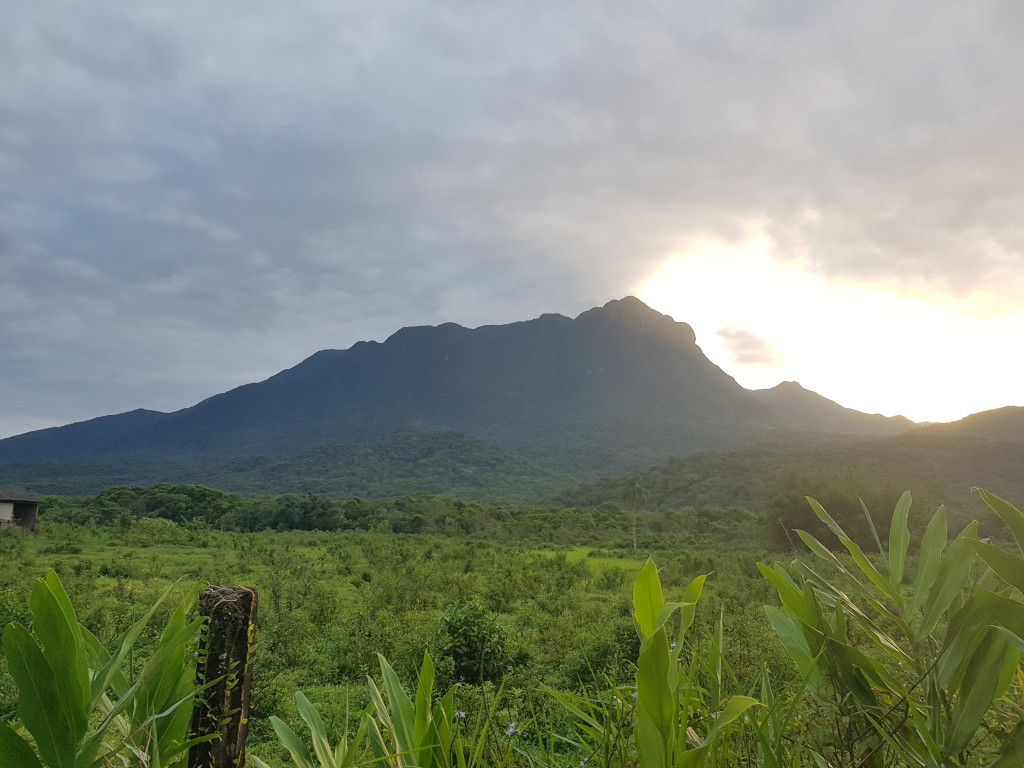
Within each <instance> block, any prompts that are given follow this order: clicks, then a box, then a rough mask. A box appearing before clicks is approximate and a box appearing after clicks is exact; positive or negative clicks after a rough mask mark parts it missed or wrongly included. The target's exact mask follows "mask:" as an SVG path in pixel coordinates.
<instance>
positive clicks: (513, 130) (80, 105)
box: [0, 0, 1024, 435]
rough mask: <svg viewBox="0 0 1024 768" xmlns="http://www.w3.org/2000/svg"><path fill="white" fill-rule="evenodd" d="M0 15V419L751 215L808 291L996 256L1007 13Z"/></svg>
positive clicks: (182, 388) (541, 296) (1022, 79)
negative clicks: (828, 283) (834, 280)
mask: <svg viewBox="0 0 1024 768" xmlns="http://www.w3.org/2000/svg"><path fill="white" fill-rule="evenodd" d="M4 6H8V7H6V8H5V7H4ZM0 10H7V11H8V13H5V14H4V18H5V19H7V23H6V24H4V25H3V26H2V27H0V71H3V72H5V76H4V77H3V78H0V268H2V275H3V281H4V288H5V290H4V294H5V297H6V298H5V299H4V300H3V302H0V346H2V348H3V349H4V351H5V357H6V358H7V359H9V360H10V361H12V365H11V367H10V368H9V369H8V370H9V371H11V372H12V373H10V374H5V380H4V386H3V388H2V389H0V435H3V434H10V433H13V432H17V431H21V430H22V429H25V428H31V427H35V426H42V425H44V424H45V423H57V422H61V421H66V420H71V419H79V418H87V417H91V416H96V415H101V414H103V413H109V412H115V411H121V410H126V409H128V408H133V407H141V406H145V407H152V408H160V409H172V408H179V407H184V406H187V405H190V404H192V403H193V402H195V401H196V400H198V399H200V398H201V397H204V396H207V395H210V394H213V393H215V392H218V391H221V390H223V389H226V388H227V387H230V386H234V385H236V384H241V383H244V382H245V381H250V380H253V379H258V378H263V377H265V376H268V375H270V374H272V373H274V372H275V371H277V370H279V369H281V368H283V367H286V366H288V365H292V364H294V363H295V362H297V361H298V359H301V358H302V357H304V356H306V355H307V354H311V353H312V352H314V351H315V350H317V349H320V348H324V347H346V346H349V345H350V344H352V343H354V342H355V341H357V340H359V339H362V338H383V337H385V336H387V335H388V334H390V333H391V332H392V331H394V330H395V329H397V328H398V327H399V326H401V325H406V324H423V323H433V322H441V321H446V320H453V321H456V322H460V323H463V324H465V325H479V324H483V323H498V322H508V321H511V320H516V319H522V318H524V317H530V316H534V315H537V314H539V313H541V312H545V311H560V312H564V313H567V314H571V313H575V312H579V311H582V310H583V309H586V308H588V307H589V306H592V305H594V304H599V303H603V302H604V301H606V300H608V299H610V298H613V297H618V296H622V295H624V294H626V293H629V292H630V291H631V290H632V289H633V288H634V287H635V286H636V285H637V283H638V282H639V281H641V280H642V279H643V278H644V277H645V276H646V275H647V274H649V273H650V271H651V270H652V269H653V268H654V267H655V266H656V265H657V264H658V263H659V262H660V260H662V259H663V258H664V257H665V255H666V253H667V252H668V250H669V249H670V248H671V247H672V246H673V245H674V244H675V243H677V242H679V241H680V240H682V239H685V238H687V237H688V236H691V235H693V234H697V233H704V234H711V235H714V236H717V237H721V238H733V237H738V236H740V235H741V234H742V232H743V231H744V227H745V225H746V224H747V223H748V222H750V221H751V220H758V221H762V222H764V225H765V227H766V232H767V234H768V235H769V236H770V237H771V238H772V241H773V243H774V246H775V251H776V254H777V256H779V257H780V258H800V259H802V260H806V261H807V262H808V263H809V264H810V265H811V266H812V267H813V268H814V269H816V270H818V271H820V272H821V273H823V274H828V275H832V276H838V277H860V278H873V277H882V278H893V279H897V280H899V279H909V278H923V279H925V280H927V281H929V282H930V283H931V284H932V285H933V286H934V287H935V288H936V289H938V290H946V291H949V292H958V291H966V290H969V289H970V288H972V287H974V286H977V285H981V284H984V282H985V281H986V279H987V278H989V276H990V275H991V274H992V272H993V270H996V269H1000V268H1003V269H1005V268H1006V267H1007V265H1009V266H1010V267H1013V266H1014V265H1016V266H1022V264H1021V261H1022V259H1021V253H1022V252H1024V224H1022V223H1021V219H1020V215H1019V212H1020V210H1022V208H1024V188H1022V187H1021V185H1020V182H1019V180H1020V178H1021V177H1022V173H1024V154H1022V153H1021V152H1020V151H1019V148H1018V146H1017V144H1018V142H1019V132H1020V126H1021V125H1022V124H1024V102H1022V101H1021V100H1020V99H1019V98H1018V95H1019V93H1020V89H1021V87H1022V86H1024V49H1022V48H1021V46H1020V45H1019V40H1020V39H1021V37H1022V35H1024V9H1022V8H1020V7H1019V6H1017V5H1016V4H1014V3H1009V2H997V1H995V0H992V1H990V2H985V1H984V0H983V1H981V2H976V3H956V2H952V0H948V1H946V0H943V1H941V2H923V1H914V2H900V3H889V2H881V0H878V1H877V2H867V3H864V2H852V0H850V1H848V2H837V3H827V4H826V3H820V4H819V3H814V4H805V3H790V2H777V3H757V4H751V3H746V2H740V1H739V0H736V1H735V2H702V3H696V4H695V3H687V4H679V3H670V2H659V1H657V0H651V1H650V2H643V3H631V4H622V3H613V2H610V0H609V1H608V2H594V1H593V0H588V1H587V2H583V0H576V1H574V2H566V3H556V4H551V3H541V2H536V1H534V0H524V1H523V2H517V3H491V2H469V1H468V0H448V1H446V2H439V3H428V4H423V3H413V2H408V1H407V0H392V1H390V2H381V1H380V0H374V1H373V2H369V1H368V0H367V1H366V2H356V1H352V2H343V3H337V2H326V1H324V2H316V1H315V0H309V1H307V2H298V3H291V4H288V5H287V7H286V6H284V5H281V4H273V3H258V2H257V3H253V2H249V1H246V2H242V0H235V1H233V2H232V1H228V2H222V3H215V4H211V3H207V2H205V1H203V0H184V1H183V2H181V3H175V4H174V5H173V7H172V6H169V5H167V4H166V3H160V2H156V1H155V0H140V1H139V2H131V3H128V2H122V1H121V0H96V2H92V3H89V4H87V5H81V6H75V5H73V4H67V3H59V2H53V1H52V0H41V1H40V2H36V3H30V4H27V5H26V4H19V5H18V7H17V8H16V9H15V8H14V7H13V4H12V3H11V0H0ZM679 319H682V320H685V319H686V318H679Z"/></svg>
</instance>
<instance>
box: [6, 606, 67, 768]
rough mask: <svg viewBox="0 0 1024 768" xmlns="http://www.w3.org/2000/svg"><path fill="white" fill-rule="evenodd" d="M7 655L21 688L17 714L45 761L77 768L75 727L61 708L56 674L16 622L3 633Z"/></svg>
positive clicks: (54, 766)
mask: <svg viewBox="0 0 1024 768" xmlns="http://www.w3.org/2000/svg"><path fill="white" fill-rule="evenodd" d="M4 654H5V655H6V657H7V666H8V670H9V671H10V673H11V677H12V678H14V682H15V683H17V685H18V714H19V715H20V716H21V722H22V723H24V725H25V728H26V729H27V730H28V732H29V733H31V734H32V737H33V738H34V739H35V740H36V746H37V747H38V748H39V754H40V755H41V756H42V758H43V761H44V762H45V763H46V764H47V765H48V766H50V768H74V765H75V746H76V745H75V742H74V739H73V738H72V726H71V723H70V722H68V717H67V713H66V712H65V710H64V708H63V707H62V706H61V704H60V694H59V693H58V690H57V685H56V683H55V681H54V679H53V670H51V669H50V665H49V664H47V663H46V659H45V658H44V656H43V653H42V651H41V650H39V646H38V645H36V641H35V640H34V639H32V635H30V634H29V632H28V630H27V629H25V627H24V626H22V625H21V624H19V623H17V622H15V623H13V624H8V625H7V627H6V629H4Z"/></svg>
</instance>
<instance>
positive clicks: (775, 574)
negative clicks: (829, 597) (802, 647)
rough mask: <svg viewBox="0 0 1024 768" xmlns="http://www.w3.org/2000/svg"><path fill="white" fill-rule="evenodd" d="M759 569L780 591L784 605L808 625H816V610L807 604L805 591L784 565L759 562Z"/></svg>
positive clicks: (780, 597) (777, 590)
mask: <svg viewBox="0 0 1024 768" xmlns="http://www.w3.org/2000/svg"><path fill="white" fill-rule="evenodd" d="M757 569H758V570H759V571H760V572H761V575H762V576H764V577H765V578H766V579H768V581H769V582H771V585H772V586H773V587H775V591H776V592H778V593H779V599H781V600H782V605H783V607H785V608H788V609H789V610H790V611H792V612H793V614H794V615H795V616H796V617H797V618H798V619H799V620H800V621H802V622H803V623H804V624H807V625H808V626H815V625H816V624H817V623H818V617H817V615H816V614H815V612H814V609H813V606H810V607H809V606H808V605H807V601H806V600H805V598H804V593H803V592H802V591H801V590H800V589H799V588H798V587H797V586H796V584H795V583H794V582H793V580H792V579H791V578H790V577H789V574H788V573H786V571H785V570H784V569H783V568H782V566H775V567H774V568H772V567H771V566H768V565H765V564H764V563H758V564H757Z"/></svg>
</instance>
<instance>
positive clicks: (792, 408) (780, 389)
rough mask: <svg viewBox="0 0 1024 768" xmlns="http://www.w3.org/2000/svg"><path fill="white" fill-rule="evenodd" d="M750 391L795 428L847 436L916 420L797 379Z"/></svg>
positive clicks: (893, 431)
mask: <svg viewBox="0 0 1024 768" xmlns="http://www.w3.org/2000/svg"><path fill="white" fill-rule="evenodd" d="M751 394H752V395H753V396H754V397H755V398H756V399H757V400H758V401H760V402H761V403H763V404H764V405H766V406H768V407H769V408H770V409H771V411H772V413H773V414H774V415H775V416H776V417H777V418H778V419H779V420H780V421H781V422H782V423H784V424H785V425H786V426H787V427H788V428H789V429H793V430H803V431H807V432H838V433H840V434H845V435H898V434H900V433H902V432H906V431H907V430H908V429H911V428H913V427H914V422H912V421H911V420H910V419H908V418H906V417H905V416H882V415H881V414H877V413H875V414H870V415H869V414H866V413H861V412H860V411H855V410H852V409H850V408H844V407H843V406H841V405H839V403H836V402H834V401H832V400H829V399H828V398H825V397H822V396H821V395H819V394H817V393H815V392H811V391H810V390H807V389H804V388H803V387H802V386H800V384H798V383H797V382H795V381H784V382H782V383H781V384H779V385H777V386H775V387H772V388H771V389H755V390H753V391H751ZM1022 434H1024V432H1022Z"/></svg>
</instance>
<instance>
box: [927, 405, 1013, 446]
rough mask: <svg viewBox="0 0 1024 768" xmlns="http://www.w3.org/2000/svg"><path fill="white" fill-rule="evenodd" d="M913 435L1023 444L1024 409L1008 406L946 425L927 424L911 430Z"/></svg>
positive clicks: (975, 414)
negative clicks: (975, 438)
mask: <svg viewBox="0 0 1024 768" xmlns="http://www.w3.org/2000/svg"><path fill="white" fill-rule="evenodd" d="M911 434H913V435H924V436H937V437H960V438H964V437H979V438H984V439H985V440H1002V441H1005V442H1010V443H1021V442H1024V407H1021V406H1017V405H1008V406H1006V407H1005V408H996V409H994V410H991V411H982V412H981V413H974V414H971V415H970V416H965V417H964V418H962V419H958V420H957V421H951V422H949V423H948V424H928V425H924V426H920V427H918V428H917V429H915V430H913V432H912V433H911Z"/></svg>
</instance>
